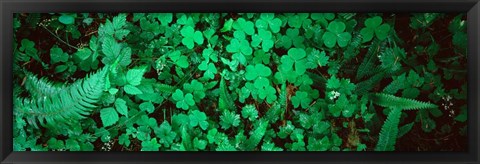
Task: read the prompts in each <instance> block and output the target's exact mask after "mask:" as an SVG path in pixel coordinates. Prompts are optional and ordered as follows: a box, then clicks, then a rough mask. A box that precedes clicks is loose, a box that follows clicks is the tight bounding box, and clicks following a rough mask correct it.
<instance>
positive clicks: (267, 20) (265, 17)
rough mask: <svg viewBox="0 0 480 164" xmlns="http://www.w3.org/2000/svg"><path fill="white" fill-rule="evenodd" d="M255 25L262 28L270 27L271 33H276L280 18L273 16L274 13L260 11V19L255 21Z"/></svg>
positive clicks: (280, 21)
mask: <svg viewBox="0 0 480 164" xmlns="http://www.w3.org/2000/svg"><path fill="white" fill-rule="evenodd" d="M255 26H256V27H257V28H259V29H264V30H267V29H268V28H270V30H271V31H272V32H273V33H278V32H280V27H281V26H282V20H280V19H279V18H275V13H262V14H260V19H258V20H257V21H256V22H255Z"/></svg>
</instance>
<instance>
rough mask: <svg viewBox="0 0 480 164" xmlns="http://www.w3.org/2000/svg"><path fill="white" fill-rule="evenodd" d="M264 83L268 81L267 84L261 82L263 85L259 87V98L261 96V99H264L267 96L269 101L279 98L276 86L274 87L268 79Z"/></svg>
mask: <svg viewBox="0 0 480 164" xmlns="http://www.w3.org/2000/svg"><path fill="white" fill-rule="evenodd" d="M264 83H267V84H259V85H263V86H261V87H257V89H258V98H260V100H264V99H265V98H266V99H267V102H268V103H273V102H274V101H275V100H276V99H277V95H276V93H277V92H276V90H275V88H273V87H272V86H270V85H269V84H268V80H267V81H266V82H264Z"/></svg>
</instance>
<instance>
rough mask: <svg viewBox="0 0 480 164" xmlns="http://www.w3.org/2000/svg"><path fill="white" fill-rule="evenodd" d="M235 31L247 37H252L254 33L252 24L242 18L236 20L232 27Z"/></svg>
mask: <svg viewBox="0 0 480 164" xmlns="http://www.w3.org/2000/svg"><path fill="white" fill-rule="evenodd" d="M232 27H233V28H234V29H235V30H237V31H242V32H244V33H245V34H247V35H253V34H254V33H255V29H254V25H253V22H251V21H246V20H245V19H243V18H238V19H237V20H236V21H235V22H234V23H233V26H232Z"/></svg>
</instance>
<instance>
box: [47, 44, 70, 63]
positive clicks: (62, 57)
mask: <svg viewBox="0 0 480 164" xmlns="http://www.w3.org/2000/svg"><path fill="white" fill-rule="evenodd" d="M67 61H68V54H67V53H64V52H63V50H62V49H61V48H58V47H57V46H54V47H52V48H51V49H50V63H52V64H55V63H58V62H67Z"/></svg>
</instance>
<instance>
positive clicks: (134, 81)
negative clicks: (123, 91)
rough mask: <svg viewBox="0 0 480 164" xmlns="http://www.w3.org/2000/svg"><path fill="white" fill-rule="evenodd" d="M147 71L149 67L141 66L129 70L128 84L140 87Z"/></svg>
mask: <svg viewBox="0 0 480 164" xmlns="http://www.w3.org/2000/svg"><path fill="white" fill-rule="evenodd" d="M146 69H147V66H145V65H144V66H140V67H136V68H133V69H130V70H128V72H127V76H126V78H127V82H128V83H130V84H131V85H133V86H137V85H140V82H141V81H142V78H143V74H145V71H146Z"/></svg>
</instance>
